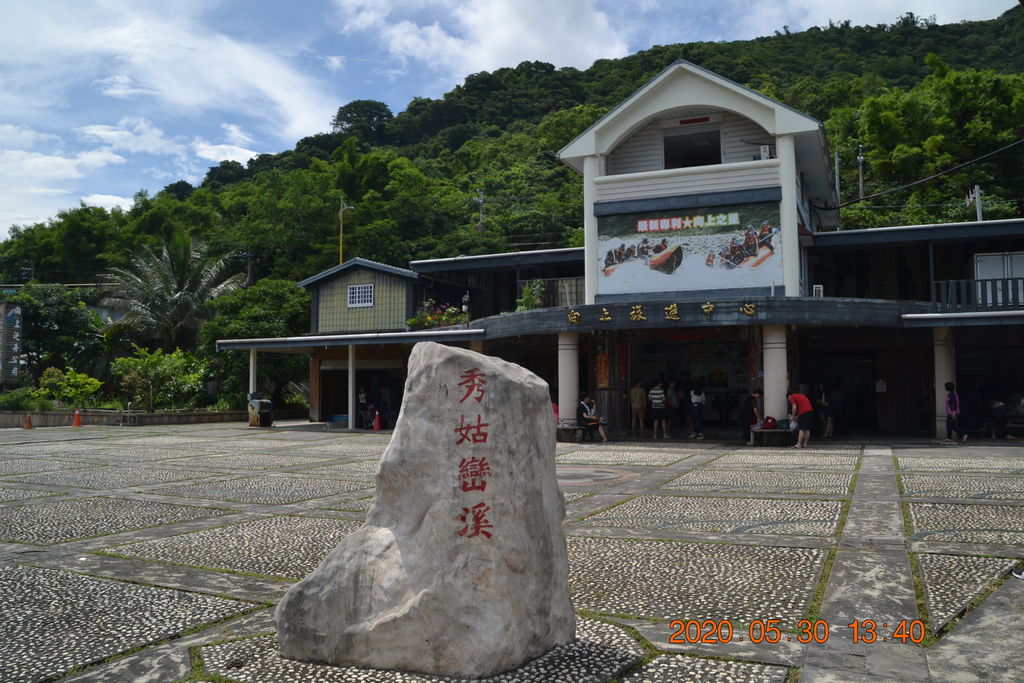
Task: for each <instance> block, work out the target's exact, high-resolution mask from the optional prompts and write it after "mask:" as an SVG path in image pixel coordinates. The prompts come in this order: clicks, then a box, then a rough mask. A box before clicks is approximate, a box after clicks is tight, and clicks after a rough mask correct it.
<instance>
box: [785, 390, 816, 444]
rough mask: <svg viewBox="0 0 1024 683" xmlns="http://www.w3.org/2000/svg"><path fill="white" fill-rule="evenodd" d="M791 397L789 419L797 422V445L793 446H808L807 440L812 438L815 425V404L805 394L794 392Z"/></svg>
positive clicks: (789, 397)
mask: <svg viewBox="0 0 1024 683" xmlns="http://www.w3.org/2000/svg"><path fill="white" fill-rule="evenodd" d="M787 398H788V399H789V406H790V407H789V421H790V422H791V423H792V422H796V428H797V430H798V431H797V435H796V445H795V446H793V448H807V440H808V439H810V438H811V427H813V426H814V406H813V405H811V399H809V398H807V397H806V396H804V395H803V394H798V393H795V392H794V393H792V394H790V395H789V396H788V397H787Z"/></svg>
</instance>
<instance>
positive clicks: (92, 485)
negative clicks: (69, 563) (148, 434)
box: [4, 465, 211, 489]
mask: <svg viewBox="0 0 1024 683" xmlns="http://www.w3.org/2000/svg"><path fill="white" fill-rule="evenodd" d="M209 476H211V473H210V472H199V471H192V472H189V471H187V470H180V469H147V468H141V467H118V466H113V465H111V466H101V467H89V468H87V469H81V470H64V471H60V472H39V473H36V474H24V475H19V476H17V477H4V479H6V480H7V481H8V482H18V483H22V482H24V483H29V484H47V485H49V486H67V487H73V488H82V489H123V488H130V487H135V486H146V485H149V484H167V483H170V482H172V481H184V480H186V479H201V478H204V477H209Z"/></svg>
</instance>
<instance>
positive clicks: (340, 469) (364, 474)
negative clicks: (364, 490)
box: [300, 460, 380, 479]
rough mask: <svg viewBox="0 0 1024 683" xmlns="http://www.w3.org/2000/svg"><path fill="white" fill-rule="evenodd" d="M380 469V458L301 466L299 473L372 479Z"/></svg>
mask: <svg viewBox="0 0 1024 683" xmlns="http://www.w3.org/2000/svg"><path fill="white" fill-rule="evenodd" d="M379 469H380V460H363V461H360V462H346V463H342V464H340V465H325V466H323V467H309V468H305V467H304V468H302V470H301V472H300V474H303V475H317V476H321V477H341V478H343V479H373V478H374V477H376V476H377V470H379Z"/></svg>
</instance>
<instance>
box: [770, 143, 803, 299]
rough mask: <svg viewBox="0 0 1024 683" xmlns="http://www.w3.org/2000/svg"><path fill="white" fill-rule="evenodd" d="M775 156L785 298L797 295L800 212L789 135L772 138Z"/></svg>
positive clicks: (798, 286) (793, 153) (793, 152)
mask: <svg viewBox="0 0 1024 683" xmlns="http://www.w3.org/2000/svg"><path fill="white" fill-rule="evenodd" d="M775 156H776V157H777V158H778V160H779V184H780V185H781V186H782V201H780V202H779V227H780V228H781V229H782V282H783V284H784V285H785V286H786V296H800V294H801V292H800V262H801V261H802V259H801V258H800V233H799V230H798V227H797V226H798V225H799V223H800V212H799V210H798V209H797V199H798V198H797V177H796V147H795V146H794V143H793V136H792V135H778V136H776V137H775Z"/></svg>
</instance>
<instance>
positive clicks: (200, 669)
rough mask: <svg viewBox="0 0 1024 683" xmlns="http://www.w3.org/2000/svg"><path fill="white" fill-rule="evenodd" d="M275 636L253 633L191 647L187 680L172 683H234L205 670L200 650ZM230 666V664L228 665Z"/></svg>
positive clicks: (274, 633) (230, 679)
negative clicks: (208, 682) (195, 682)
mask: <svg viewBox="0 0 1024 683" xmlns="http://www.w3.org/2000/svg"><path fill="white" fill-rule="evenodd" d="M270 635H277V632H276V631H263V632H261V633H253V634H250V635H247V636H237V637H234V638H220V639H218V640H212V641H210V642H209V643H203V644H202V645H193V646H192V647H190V648H189V649H188V658H189V663H190V665H191V670H192V673H191V675H190V676H188V678H182V679H179V680H177V681H174V683H188V682H189V681H200V680H201V681H210V683H235V679H233V678H228V677H227V676H224V675H221V674H217V673H211V672H208V671H207V670H206V662H204V661H203V655H202V649H203V648H204V647H215V646H217V645H224V644H226V643H237V642H240V641H243V640H254V639H256V638H265V637H266V636H270ZM229 666H230V663H229Z"/></svg>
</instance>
